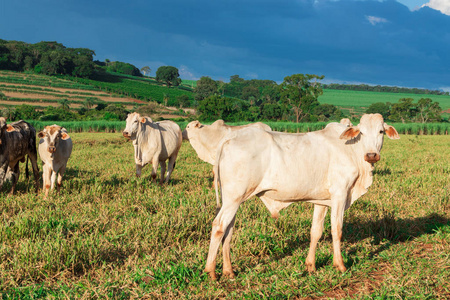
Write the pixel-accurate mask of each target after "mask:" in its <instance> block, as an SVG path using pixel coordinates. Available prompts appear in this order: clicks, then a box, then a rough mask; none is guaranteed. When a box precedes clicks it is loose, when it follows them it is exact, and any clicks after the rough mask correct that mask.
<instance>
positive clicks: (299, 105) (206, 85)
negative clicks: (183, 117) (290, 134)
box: [194, 74, 344, 123]
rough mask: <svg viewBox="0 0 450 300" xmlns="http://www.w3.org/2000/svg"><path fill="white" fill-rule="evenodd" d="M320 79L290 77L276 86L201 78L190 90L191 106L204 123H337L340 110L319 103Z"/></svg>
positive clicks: (235, 77) (238, 79) (236, 79)
mask: <svg viewBox="0 0 450 300" xmlns="http://www.w3.org/2000/svg"><path fill="white" fill-rule="evenodd" d="M323 78H324V76H319V75H313V74H293V75H291V76H287V77H285V78H284V81H283V83H281V84H280V85H278V84H277V83H276V82H275V81H272V80H258V79H252V80H245V79H243V78H241V77H239V75H233V76H231V77H230V82H229V83H225V82H223V81H215V80H213V79H211V78H210V77H207V76H203V77H201V78H200V79H199V80H198V81H197V86H196V87H195V88H194V99H195V103H194V106H196V107H197V111H198V113H199V115H200V116H199V118H200V119H201V120H205V121H212V120H216V119H223V120H225V121H230V122H235V121H256V120H265V121H278V120H283V121H293V122H297V123H298V122H317V121H329V120H339V119H340V118H342V117H343V116H344V114H343V113H342V111H341V110H340V109H339V108H337V107H336V106H334V105H331V104H320V103H319V101H318V97H319V96H320V95H321V94H322V93H323V89H322V85H321V84H320V82H319V81H320V80H322V79H323Z"/></svg>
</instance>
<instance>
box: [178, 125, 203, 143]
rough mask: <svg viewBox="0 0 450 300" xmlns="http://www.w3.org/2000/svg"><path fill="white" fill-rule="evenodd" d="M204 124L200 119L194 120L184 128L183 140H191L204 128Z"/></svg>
mask: <svg viewBox="0 0 450 300" xmlns="http://www.w3.org/2000/svg"><path fill="white" fill-rule="evenodd" d="M202 127H203V125H202V123H200V122H199V121H198V120H196V121H192V122H190V123H189V124H187V126H186V128H185V129H184V130H183V133H182V135H183V140H186V141H189V139H192V138H193V137H195V136H196V135H197V134H198V130H199V129H200V128H202Z"/></svg>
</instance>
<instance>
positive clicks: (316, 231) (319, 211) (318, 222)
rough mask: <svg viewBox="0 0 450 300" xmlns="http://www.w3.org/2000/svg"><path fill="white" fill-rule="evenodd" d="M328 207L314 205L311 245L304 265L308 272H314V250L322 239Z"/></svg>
mask: <svg viewBox="0 0 450 300" xmlns="http://www.w3.org/2000/svg"><path fill="white" fill-rule="evenodd" d="M327 211H328V207H327V206H323V205H318V204H316V205H314V216H313V220H312V225H311V243H310V246H309V252H308V256H307V257H306V261H305V265H306V269H307V270H308V272H314V271H315V270H316V249H317V243H318V242H319V240H320V238H321V237H322V233H323V223H324V220H325V216H326V215H327Z"/></svg>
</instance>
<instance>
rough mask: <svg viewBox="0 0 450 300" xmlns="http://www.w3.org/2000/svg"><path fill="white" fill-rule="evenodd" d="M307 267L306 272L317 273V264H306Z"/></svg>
mask: <svg viewBox="0 0 450 300" xmlns="http://www.w3.org/2000/svg"><path fill="white" fill-rule="evenodd" d="M305 266H306V270H307V271H308V272H309V273H313V272H315V271H316V266H315V264H308V263H305Z"/></svg>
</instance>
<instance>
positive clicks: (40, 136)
mask: <svg viewBox="0 0 450 300" xmlns="http://www.w3.org/2000/svg"><path fill="white" fill-rule="evenodd" d="M44 136H45V132H44V131H39V133H38V137H39V138H40V139H42V138H43V137H44Z"/></svg>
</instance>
